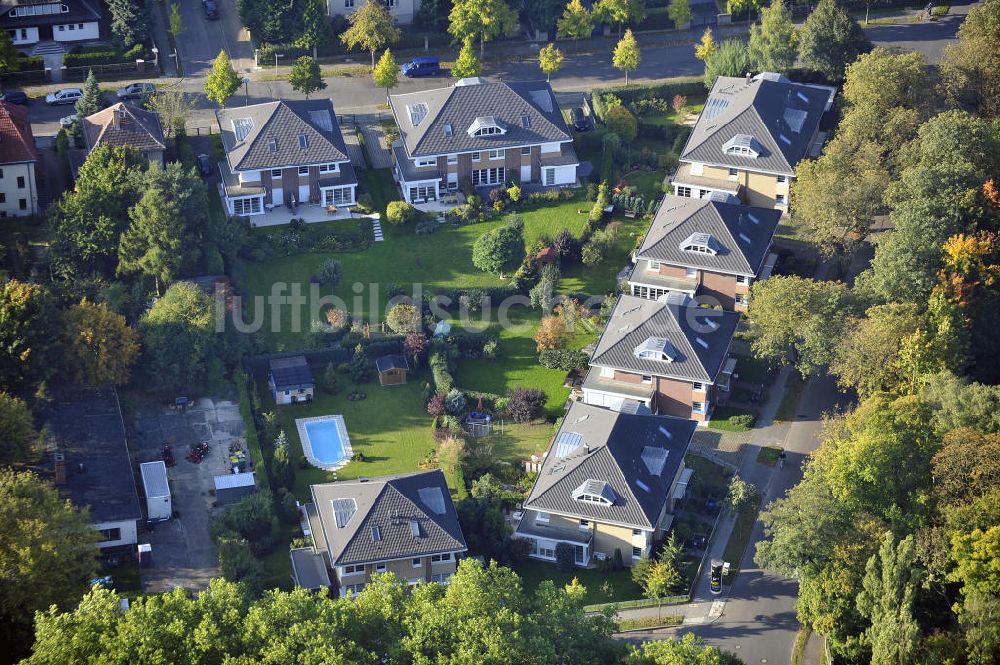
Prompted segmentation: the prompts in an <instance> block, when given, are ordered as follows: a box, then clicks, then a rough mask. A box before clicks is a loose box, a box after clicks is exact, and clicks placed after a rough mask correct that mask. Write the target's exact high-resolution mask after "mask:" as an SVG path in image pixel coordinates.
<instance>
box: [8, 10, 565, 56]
mask: <svg viewBox="0 0 1000 665" xmlns="http://www.w3.org/2000/svg"><path fill="white" fill-rule="evenodd" d="M577 1H578V2H579V0H577ZM18 55H19V53H18V50H17V49H16V48H14V42H12V41H11V39H10V34H8V33H7V31H6V30H5V31H4V32H3V34H0V72H14V71H17V70H18V69H19V68H20V63H19V62H18Z"/></svg>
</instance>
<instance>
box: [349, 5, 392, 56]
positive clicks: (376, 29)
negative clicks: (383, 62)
mask: <svg viewBox="0 0 1000 665" xmlns="http://www.w3.org/2000/svg"><path fill="white" fill-rule="evenodd" d="M348 21H349V22H350V24H351V27H349V28H348V29H347V30H345V31H344V33H343V34H342V35H340V41H342V42H343V43H344V45H345V46H347V48H349V49H355V48H357V47H359V46H360V47H361V48H363V49H364V50H366V51H368V52H369V53H371V56H372V69H375V52H376V51H381V50H382V49H385V48H388V47H389V46H392V45H393V44H395V43H396V42H398V41H399V38H400V36H401V35H402V33H401V32H400V31H399V28H397V27H396V21H395V19H393V18H392V14H390V13H389V10H388V9H386V6H385V3H383V2H380V1H379V0H365V4H363V5H361V8H360V9H358V10H357V11H356V12H354V13H353V14H351V16H350V18H349V19H348Z"/></svg>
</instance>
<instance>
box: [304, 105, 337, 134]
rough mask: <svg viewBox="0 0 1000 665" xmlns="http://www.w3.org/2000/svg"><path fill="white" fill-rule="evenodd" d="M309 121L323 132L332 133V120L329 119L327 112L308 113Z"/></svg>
mask: <svg viewBox="0 0 1000 665" xmlns="http://www.w3.org/2000/svg"><path fill="white" fill-rule="evenodd" d="M309 119H310V120H312V124H314V125H316V126H317V127H319V128H320V129H322V130H323V131H324V132H332V131H333V118H331V117H330V112H329V111H327V110H322V111H309Z"/></svg>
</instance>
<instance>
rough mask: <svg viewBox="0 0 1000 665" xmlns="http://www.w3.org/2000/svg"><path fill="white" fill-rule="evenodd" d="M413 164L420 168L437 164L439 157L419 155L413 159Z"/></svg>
mask: <svg viewBox="0 0 1000 665" xmlns="http://www.w3.org/2000/svg"><path fill="white" fill-rule="evenodd" d="M413 165H414V166H416V167H417V168H418V169H419V168H426V167H428V166H436V165H437V157H418V158H416V159H415V160H413Z"/></svg>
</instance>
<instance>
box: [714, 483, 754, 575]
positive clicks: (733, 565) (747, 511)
mask: <svg viewBox="0 0 1000 665" xmlns="http://www.w3.org/2000/svg"><path fill="white" fill-rule="evenodd" d="M759 510H760V499H757V500H756V501H755V502H754V503H753V504H752V505H749V506H747V507H746V508H744V509H743V510H741V511H740V513H739V514H738V515H737V516H736V524H735V525H733V531H732V533H731V534H730V535H729V540H728V541H727V542H726V549H725V550H724V551H723V552H722V560H723V561H728V562H729V574H728V575H727V576H726V579H725V581H726V583H727V584H728V583H730V582H731V581H732V580H733V578H734V577H735V576H736V573H738V572H739V570H740V563H741V562H742V561H743V553H744V552H745V551H746V549H747V543H748V542H750V534H751V532H752V531H753V525H754V524H755V523H756V522H757V513H758V511H759Z"/></svg>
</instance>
